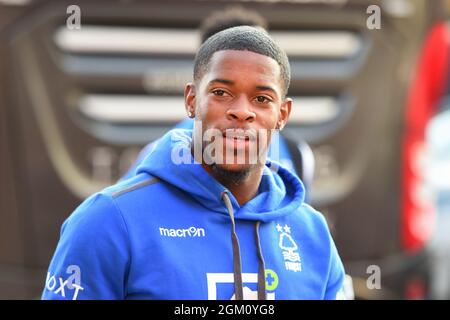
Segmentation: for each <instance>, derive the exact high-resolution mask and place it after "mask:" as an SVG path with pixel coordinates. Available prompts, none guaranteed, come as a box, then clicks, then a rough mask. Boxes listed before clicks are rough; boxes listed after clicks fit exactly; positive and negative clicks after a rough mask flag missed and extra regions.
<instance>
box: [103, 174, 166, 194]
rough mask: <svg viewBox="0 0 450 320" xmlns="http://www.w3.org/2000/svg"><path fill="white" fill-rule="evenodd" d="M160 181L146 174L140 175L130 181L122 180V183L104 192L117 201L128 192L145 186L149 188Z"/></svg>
mask: <svg viewBox="0 0 450 320" xmlns="http://www.w3.org/2000/svg"><path fill="white" fill-rule="evenodd" d="M159 181H160V180H159V179H158V178H156V177H152V176H149V175H146V174H140V175H137V176H135V177H132V178H131V179H127V180H124V181H123V182H119V183H118V184H116V185H114V186H112V187H110V188H108V189H106V190H105V191H106V192H107V193H108V194H109V195H110V196H111V197H112V198H113V199H117V198H118V197H120V196H122V195H124V194H127V193H129V192H133V191H136V190H140V189H142V188H145V187H147V186H151V185H153V184H156V183H158V182H159Z"/></svg>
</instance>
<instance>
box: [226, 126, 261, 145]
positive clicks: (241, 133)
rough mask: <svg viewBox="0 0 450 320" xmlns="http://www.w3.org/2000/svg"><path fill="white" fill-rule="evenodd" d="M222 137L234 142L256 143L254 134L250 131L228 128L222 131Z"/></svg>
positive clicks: (253, 131)
mask: <svg viewBox="0 0 450 320" xmlns="http://www.w3.org/2000/svg"><path fill="white" fill-rule="evenodd" d="M222 136H223V138H224V139H227V140H232V141H236V142H249V141H256V132H255V130H252V129H239V128H229V129H225V130H222Z"/></svg>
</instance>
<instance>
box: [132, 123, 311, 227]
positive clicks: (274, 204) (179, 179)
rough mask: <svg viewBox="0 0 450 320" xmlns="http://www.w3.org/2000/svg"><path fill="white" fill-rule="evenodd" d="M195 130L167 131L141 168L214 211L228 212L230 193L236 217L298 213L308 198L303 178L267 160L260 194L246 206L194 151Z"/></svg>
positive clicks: (265, 217) (139, 170)
mask: <svg viewBox="0 0 450 320" xmlns="http://www.w3.org/2000/svg"><path fill="white" fill-rule="evenodd" d="M191 141H192V130H186V129H173V130H171V131H169V132H168V133H167V134H165V135H164V136H163V137H162V138H161V139H160V140H159V141H158V143H157V145H156V147H155V148H154V149H153V151H152V152H151V153H150V154H149V155H148V156H147V157H146V158H145V159H144V160H143V162H142V164H141V165H140V166H139V167H138V168H137V173H138V174H139V173H143V172H145V173H147V174H149V175H152V176H154V177H157V178H159V179H160V180H161V181H164V182H166V183H169V184H171V185H173V186H175V187H177V188H179V189H182V190H183V191H185V192H186V193H188V194H190V195H191V196H192V197H193V198H194V199H195V200H196V201H198V202H200V203H201V204H202V205H203V206H205V207H207V208H209V209H210V210H213V211H216V212H219V213H223V214H225V215H228V211H227V208H226V206H225V205H224V202H223V200H222V194H223V192H227V193H228V194H229V198H230V200H231V205H232V208H233V210H234V212H235V219H245V220H255V221H262V222H268V221H271V220H274V219H278V218H280V217H282V216H285V215H288V214H291V213H294V212H295V211H297V209H298V208H299V207H300V206H301V204H302V203H303V201H304V198H305V189H304V186H303V184H302V182H301V181H300V179H299V178H298V177H297V176H295V175H294V174H292V173H291V172H290V171H288V170H287V169H285V168H283V167H282V166H281V165H280V164H278V163H275V162H272V161H270V160H268V161H267V163H266V166H265V168H264V173H263V176H262V179H261V184H260V187H259V190H258V194H257V196H256V197H254V198H253V199H252V200H250V201H248V202H247V203H246V204H244V205H243V206H242V207H241V206H240V205H239V203H238V202H237V200H236V198H235V197H234V196H233V195H232V194H231V192H230V191H229V190H228V189H227V188H226V187H224V186H223V185H222V184H220V183H219V182H218V181H217V180H215V179H214V178H213V177H212V176H211V175H210V174H209V173H207V172H206V171H205V169H204V168H203V167H202V166H201V164H200V163H198V162H197V161H195V160H194V157H193V156H192V154H191V147H190V145H191Z"/></svg>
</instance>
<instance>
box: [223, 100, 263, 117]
mask: <svg viewBox="0 0 450 320" xmlns="http://www.w3.org/2000/svg"><path fill="white" fill-rule="evenodd" d="M255 117H256V114H255V113H254V112H253V111H252V110H251V108H250V105H249V102H248V101H247V99H245V97H242V98H241V99H238V100H237V101H236V102H235V103H234V104H233V105H232V106H231V107H230V108H229V109H228V110H227V118H228V119H229V120H236V121H242V122H253V121H254V120H255Z"/></svg>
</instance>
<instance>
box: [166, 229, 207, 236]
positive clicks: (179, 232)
mask: <svg viewBox="0 0 450 320" xmlns="http://www.w3.org/2000/svg"><path fill="white" fill-rule="evenodd" d="M159 234H160V235H161V236H163V237H176V238H186V237H188V238H195V237H204V236H205V229H203V228H197V227H190V228H187V229H168V228H162V227H159Z"/></svg>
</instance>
